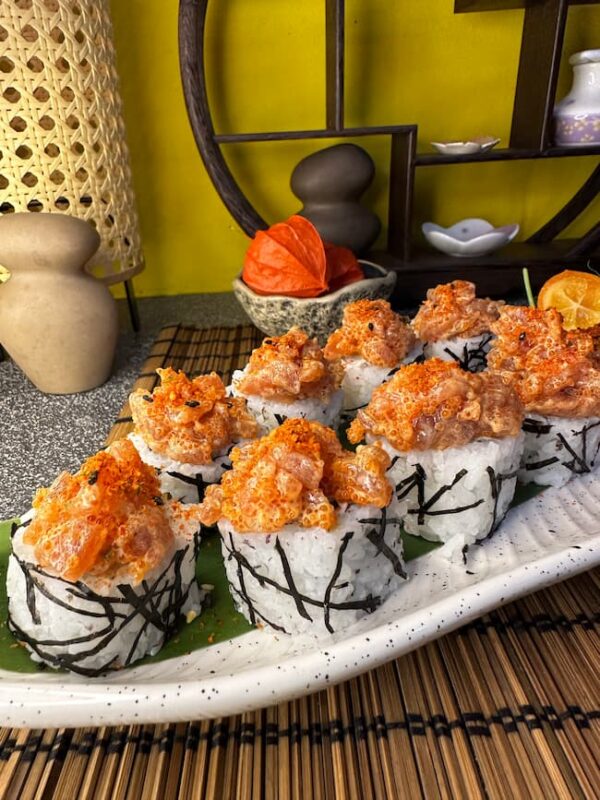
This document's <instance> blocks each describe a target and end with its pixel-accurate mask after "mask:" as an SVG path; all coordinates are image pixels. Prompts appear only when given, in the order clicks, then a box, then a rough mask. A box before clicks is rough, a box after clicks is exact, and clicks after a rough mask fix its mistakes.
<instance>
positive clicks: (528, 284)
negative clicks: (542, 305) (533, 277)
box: [523, 267, 535, 308]
mask: <svg viewBox="0 0 600 800" xmlns="http://www.w3.org/2000/svg"><path fill="white" fill-rule="evenodd" d="M523 283H524V284H525V294H526V295H527V300H528V302H529V306H530V307H531V308H535V299H534V297H533V292H532V291H531V281H530V280H529V270H528V269H527V267H523Z"/></svg>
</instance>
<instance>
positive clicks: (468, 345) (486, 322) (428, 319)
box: [412, 281, 503, 372]
mask: <svg viewBox="0 0 600 800" xmlns="http://www.w3.org/2000/svg"><path fill="white" fill-rule="evenodd" d="M502 305H503V303H502V302H501V301H496V300H490V299H489V298H480V297H476V296H475V284H473V283H470V282H469V281H452V282H451V283H443V284H440V285H439V286H436V287H435V288H433V289H429V290H428V292H427V299H426V300H425V301H424V302H423V303H422V304H421V307H420V308H419V311H418V312H417V315H416V317H415V318H414V319H413V321H412V326H413V330H414V331H415V333H416V334H417V336H418V337H419V338H420V339H421V340H422V341H424V342H425V348H424V349H425V356H426V358H441V359H442V360H443V361H455V362H456V363H457V364H458V365H459V366H460V367H462V369H465V370H467V371H468V372H481V371H483V370H484V369H485V368H486V357H487V353H488V351H489V349H490V344H491V341H492V339H493V333H492V329H491V326H492V323H493V322H494V321H495V320H496V319H498V313H499V309H500V307H501V306H502Z"/></svg>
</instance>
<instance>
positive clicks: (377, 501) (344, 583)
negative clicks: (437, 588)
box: [200, 419, 406, 634]
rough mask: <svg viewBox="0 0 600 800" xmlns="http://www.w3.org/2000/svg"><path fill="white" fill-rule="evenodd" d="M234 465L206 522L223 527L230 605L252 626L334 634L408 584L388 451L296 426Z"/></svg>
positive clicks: (212, 493) (210, 491) (210, 496)
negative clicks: (348, 446) (352, 445)
mask: <svg viewBox="0 0 600 800" xmlns="http://www.w3.org/2000/svg"><path fill="white" fill-rule="evenodd" d="M232 462H233V469H232V470H231V471H230V472H227V473H226V474H225V475H224V476H223V478H222V480H221V483H220V484H219V485H214V486H209V487H208V488H207V490H206V496H205V499H204V502H203V503H202V506H201V511H200V513H201V519H202V522H203V523H204V524H207V525H213V524H215V523H216V524H217V525H218V528H219V531H220V534H221V540H222V549H223V556H224V559H225V567H226V571H227V577H228V579H229V585H230V588H231V593H232V596H233V599H234V601H235V603H236V606H237V608H238V609H239V611H241V613H242V614H244V616H245V617H246V618H247V619H248V620H249V621H250V622H251V623H252V624H255V625H258V626H261V627H262V626H266V627H268V628H271V629H272V630H274V631H280V632H282V633H289V634H292V633H298V632H309V633H314V634H327V633H334V632H336V631H340V630H342V629H344V628H347V627H348V626H349V625H351V624H352V623H353V622H355V621H356V620H358V619H359V618H361V617H363V616H364V615H366V614H369V613H370V612H372V611H374V610H375V609H376V608H377V607H378V606H379V605H380V604H381V603H382V602H383V601H384V600H385V599H386V598H387V597H388V596H389V595H390V594H391V593H392V592H393V591H394V590H395V589H396V588H397V587H398V586H400V585H401V584H402V583H403V582H404V580H405V578H406V573H405V570H404V564H403V561H402V540H401V538H400V525H399V521H398V520H397V519H394V518H392V517H390V515H389V514H388V510H387V505H388V503H389V502H390V499H391V496H392V487H391V485H390V483H389V481H388V479H387V478H386V475H385V471H386V468H387V467H388V465H389V458H388V456H387V454H386V452H385V451H384V450H383V449H382V448H381V447H379V446H364V447H359V448H358V450H357V452H356V453H352V452H350V451H346V450H344V449H343V448H342V446H341V445H340V443H339V441H338V439H337V436H336V434H335V433H334V432H333V431H332V430H331V429H329V428H326V427H324V426H323V425H320V424H319V423H316V422H309V421H307V420H302V419H290V420H287V421H286V422H284V423H283V424H282V425H281V426H280V427H278V428H276V429H275V430H273V431H272V432H271V433H270V434H268V436H265V437H263V438H262V439H258V440H257V441H255V442H251V443H249V444H248V445H246V446H245V447H243V448H236V449H235V450H234V451H233V453H232Z"/></svg>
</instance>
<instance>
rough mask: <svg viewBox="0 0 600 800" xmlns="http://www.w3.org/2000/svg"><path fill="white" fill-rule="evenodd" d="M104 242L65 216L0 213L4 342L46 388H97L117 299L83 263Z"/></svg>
mask: <svg viewBox="0 0 600 800" xmlns="http://www.w3.org/2000/svg"><path fill="white" fill-rule="evenodd" d="M99 245H100V237H99V236H98V234H97V233H96V231H95V230H94V229H93V228H92V227H91V225H90V224H89V223H87V222H84V221H83V220H81V219H76V218H75V217H69V216H64V215H63V214H43V213H37V214H34V213H27V212H26V213H23V214H9V215H5V216H3V217H0V264H2V266H4V267H6V268H7V269H8V270H9V271H10V273H11V274H10V277H9V279H8V281H7V282H6V283H4V284H0V344H2V345H3V347H4V348H5V349H6V351H7V352H8V354H9V355H10V356H11V358H12V359H13V361H14V362H15V363H16V364H17V365H18V366H19V367H20V368H21V369H22V370H23V372H24V373H25V374H26V375H27V377H28V378H29V379H30V380H31V381H32V383H34V384H35V385H36V386H37V388H38V389H40V390H41V391H42V392H48V393H50V394H71V393H73V392H84V391H86V390H87V389H93V388H94V387H95V386H99V385H100V384H101V383H104V381H105V380H106V379H107V378H108V376H109V375H110V371H111V368H112V363H113V358H114V354H115V347H116V343H117V334H118V316H117V308H116V304H115V301H114V299H113V298H112V296H111V294H110V292H109V291H108V289H107V288H106V286H105V285H104V284H103V283H101V282H100V281H98V280H97V279H96V278H93V277H92V276H91V275H88V274H87V273H86V272H84V270H83V267H84V265H85V264H86V262H87V261H88V260H89V259H90V258H91V257H92V256H93V254H94V253H95V252H96V250H97V249H98V247H99Z"/></svg>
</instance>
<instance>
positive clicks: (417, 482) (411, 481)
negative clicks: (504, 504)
mask: <svg viewBox="0 0 600 800" xmlns="http://www.w3.org/2000/svg"><path fill="white" fill-rule="evenodd" d="M467 474H468V470H466V469H461V470H460V471H459V472H457V473H456V475H455V476H454V479H453V480H452V483H448V484H446V485H444V486H441V487H440V488H439V489H438V490H437V492H435V494H433V495H432V496H431V497H430V498H429V499H428V500H427V501H426V500H425V481H426V480H427V473H426V472H425V470H424V469H423V467H422V466H421V465H420V464H417V465H416V467H415V471H414V472H413V474H412V475H409V476H408V477H407V478H404V480H402V481H400V482H399V483H398V484H396V491H397V492H399V493H398V495H397V497H398V499H399V500H402V499H403V498H404V497H406V496H407V495H408V494H409V492H410V491H412V489H413V488H414V487H415V486H416V488H417V503H418V505H417V508H409V509H408V511H407V513H408V514H417V515H418V516H417V523H418V524H419V525H423V523H424V522H425V517H426V516H427V517H440V516H442V515H444V514H460V513H462V512H463V511H469V509H471V508H477V506H480V505H481V504H482V503H483V497H482V498H481V499H480V500H477V501H476V502H474V503H470V504H469V505H467V506H457V507H456V508H443V509H439V510H431V509H432V506H434V505H435V503H437V502H438V500H439V499H440V498H441V497H443V496H444V495H445V494H446V492H449V491H450V489H452V488H453V487H454V486H456V484H457V483H458V482H459V481H461V480H462V479H463V478H464V477H465V475H467Z"/></svg>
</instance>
